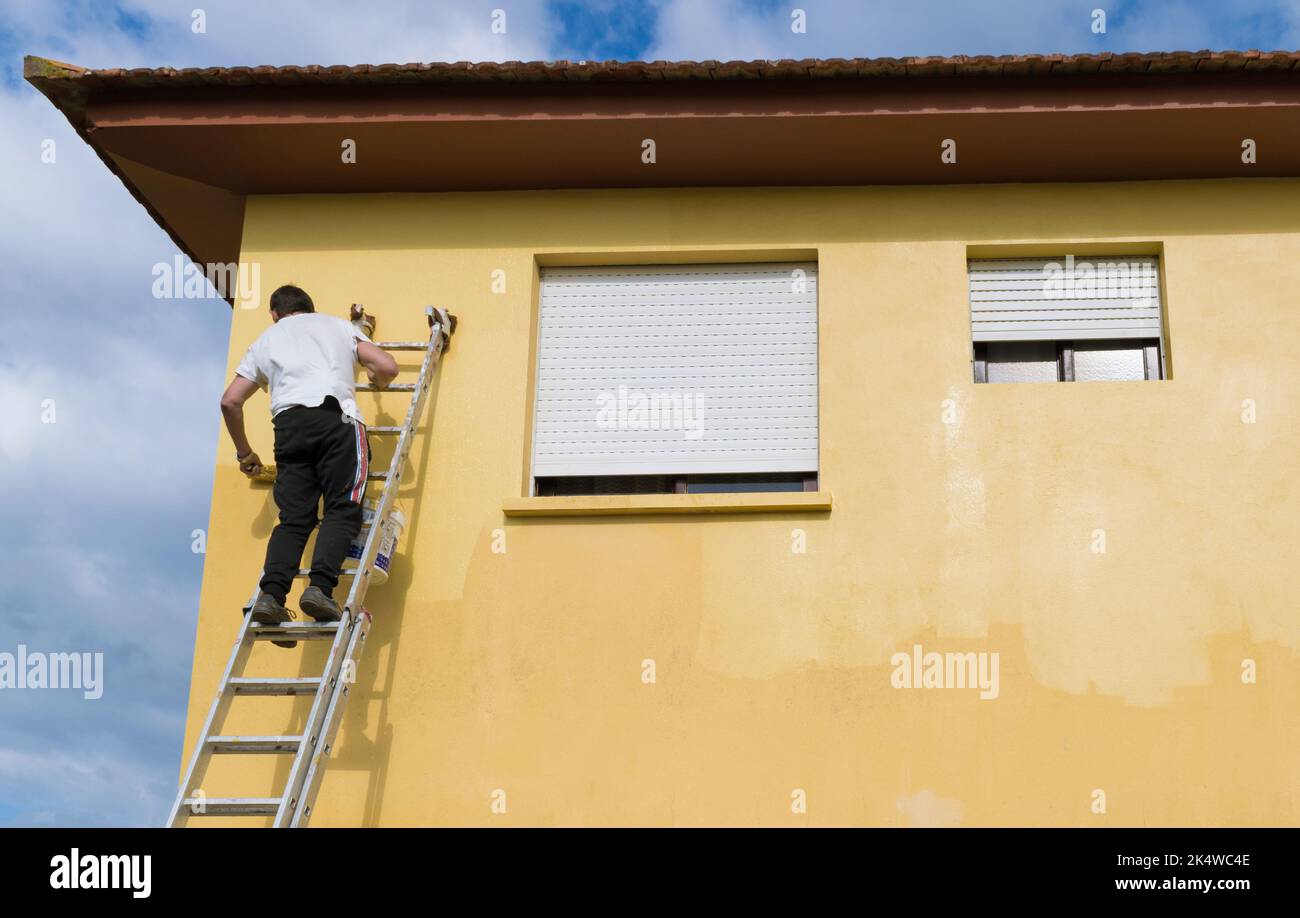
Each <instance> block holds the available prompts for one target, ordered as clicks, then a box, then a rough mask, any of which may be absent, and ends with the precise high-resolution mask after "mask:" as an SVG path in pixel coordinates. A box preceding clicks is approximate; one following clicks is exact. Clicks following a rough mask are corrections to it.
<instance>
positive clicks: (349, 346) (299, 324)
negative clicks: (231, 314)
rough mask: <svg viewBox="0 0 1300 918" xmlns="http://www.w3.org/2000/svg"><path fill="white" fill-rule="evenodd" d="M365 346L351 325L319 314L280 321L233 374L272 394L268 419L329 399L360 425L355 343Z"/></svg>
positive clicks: (363, 337)
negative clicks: (284, 411) (294, 408)
mask: <svg viewBox="0 0 1300 918" xmlns="http://www.w3.org/2000/svg"><path fill="white" fill-rule="evenodd" d="M358 341H370V339H369V338H367V337H366V334H365V332H363V331H361V330H360V329H359V328H357V327H356V326H355V325H353V324H352V323H351V322H348V321H346V320H344V319H340V318H338V317H336V316H327V315H324V314H322V313H319V312H296V313H292V314H290V315H287V316H285V317H284V318H283V319H281V320H280V321H279V322H276V323H275V324H274V325H272V326H271V327H270V328H268V329H267V330H266V331H264V332H262V334H261V335H260V336H259V337H258V339H257V340H256V341H254V342H253V343H252V345H251V346H250V347H249V348H248V352H247V353H245V354H244V359H243V360H241V361H240V362H239V366H238V367H236V368H235V374H236V375H238V376H242V377H244V379H247V380H250V381H251V382H255V383H257V384H258V385H259V386H261V387H262V388H263V389H266V388H269V389H270V392H271V416H272V417H274V416H275V415H277V414H279V413H280V412H281V411H283V410H284V409H286V408H291V407H293V406H294V405H303V406H305V407H307V408H314V407H316V406H317V405H319V404H321V403H322V402H324V401H325V399H326V398H327V397H328V396H331V395H332V396H334V397H335V398H336V399H338V403H339V406H340V407H341V408H342V409H343V413H344V414H346V415H347V416H348V417H350V418H353V419H354V420H356V421H359V422H361V423H362V424H364V423H365V418H363V417H362V416H361V412H360V410H358V408H357V400H356V379H357V342H358Z"/></svg>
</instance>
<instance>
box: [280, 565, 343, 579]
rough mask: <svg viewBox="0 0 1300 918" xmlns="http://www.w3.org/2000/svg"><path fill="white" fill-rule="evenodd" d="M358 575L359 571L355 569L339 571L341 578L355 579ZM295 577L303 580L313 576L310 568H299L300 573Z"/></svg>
mask: <svg viewBox="0 0 1300 918" xmlns="http://www.w3.org/2000/svg"><path fill="white" fill-rule="evenodd" d="M356 575H357V569H356V568H355V567H345V568H342V569H340V570H339V576H340V577H355V576H356ZM294 576H295V577H297V578H299V579H301V578H303V577H310V576H311V568H309V567H300V568H298V573H296V574H294Z"/></svg>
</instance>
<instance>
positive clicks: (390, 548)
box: [348, 498, 406, 586]
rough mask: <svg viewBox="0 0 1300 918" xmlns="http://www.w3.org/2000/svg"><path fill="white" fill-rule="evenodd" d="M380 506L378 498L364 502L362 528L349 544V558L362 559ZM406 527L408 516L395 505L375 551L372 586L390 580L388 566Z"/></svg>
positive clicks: (358, 560) (371, 571)
mask: <svg viewBox="0 0 1300 918" xmlns="http://www.w3.org/2000/svg"><path fill="white" fill-rule="evenodd" d="M378 507H379V499H378V498H374V499H367V500H366V501H365V502H364V503H362V505H361V529H360V531H359V532H357V537H356V538H355V539H353V540H352V544H351V545H349V546H348V560H350V561H353V562H358V563H359V562H360V561H361V556H362V555H363V554H364V553H365V550H366V539H368V538H369V537H370V527H371V524H372V523H373V522H374V519H375V510H376V509H378ZM404 528H406V516H405V514H403V513H402V511H401V510H399V509H397V508H396V507H394V508H393V509H392V510H391V511H390V512H389V514H388V525H387V526H385V527H384V530H383V532H381V533H380V534H379V547H378V548H377V549H376V551H375V562H374V564H373V565H372V566H371V569H370V585H371V586H377V585H378V584H381V583H384V582H385V581H387V580H388V568H389V566H390V565H391V564H392V561H393V553H394V552H395V551H396V550H397V540H398V538H400V537H401V535H402V530H403V529H404ZM353 566H355V564H354V565H353Z"/></svg>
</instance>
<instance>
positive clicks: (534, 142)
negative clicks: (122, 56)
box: [25, 51, 1300, 263]
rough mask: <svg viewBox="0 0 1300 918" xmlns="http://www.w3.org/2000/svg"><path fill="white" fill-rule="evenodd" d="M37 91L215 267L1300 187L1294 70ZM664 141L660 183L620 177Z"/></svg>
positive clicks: (233, 74) (767, 74) (495, 76)
mask: <svg viewBox="0 0 1300 918" xmlns="http://www.w3.org/2000/svg"><path fill="white" fill-rule="evenodd" d="M25 75H26V77H27V79H28V81H29V82H31V83H32V84H33V85H35V86H36V87H37V88H38V89H40V90H41V91H42V92H43V93H45V95H46V96H47V97H49V98H50V99H51V101H52V102H54V104H55V105H56V106H57V107H59V108H60V110H62V111H63V112H64V114H65V115H66V116H67V117H68V120H69V121H70V122H71V123H72V124H73V126H74V128H76V130H77V132H78V134H79V135H80V136H81V137H82V138H83V139H84V140H86V142H87V143H89V144H90V145H91V146H92V147H93V148H94V149H95V151H96V153H97V154H98V155H99V156H100V158H101V159H103V160H104V161H105V163H106V164H107V165H108V166H109V168H110V169H112V170H113V172H114V173H115V174H117V175H118V176H119V178H121V179H122V181H123V183H124V184H126V185H127V187H128V189H130V190H131V192H132V194H133V195H134V196H135V197H136V198H137V199H138V200H140V202H141V203H142V204H143V205H144V206H145V207H146V209H147V210H148V211H149V213H150V214H151V216H153V217H154V219H155V220H156V221H158V223H159V224H160V225H161V226H163V228H164V229H165V230H167V232H168V233H169V235H170V236H171V237H172V239H173V240H174V241H175V242H176V243H177V245H178V246H179V247H180V248H181V249H182V250H183V251H185V252H186V253H187V254H188V255H189V256H190V257H191V258H192V259H194V260H196V261H198V262H200V263H203V262H205V261H233V260H236V258H237V253H238V249H239V223H240V220H239V219H234V218H232V214H233V213H234V207H235V205H234V204H233V203H232V202H234V201H238V202H239V204H238V209H239V211H240V212H241V213H242V201H243V196H244V195H246V194H270V193H305V192H322V193H349V192H370V191H441V190H494V189H495V190H501V189H530V188H571V187H638V186H652V187H663V186H692V185H693V186H711V185H747V184H748V185H755V184H757V185H764V184H788V185H800V184H898V183H927V184H928V183H949V182H989V181H1097V180H1123V179H1132V178H1180V177H1217V176H1225V175H1260V176H1264V175H1271V176H1276V175H1300V53H1295V52H1253V51H1250V52H1210V51H1202V52H1174V53H1169V54H1146V55H1140V54H1125V55H1113V54H1099V55H1072V56H1066V55H1029V56H1021V57H1000V58H991V57H973V58H967V57H955V58H904V59H901V60H895V59H889V58H882V59H849V60H826V61H818V60H808V61H757V62H755V61H749V62H745V61H732V62H727V63H720V62H717V61H703V62H677V63H668V62H662V61H657V62H597V63H590V64H588V63H577V64H574V63H569V62H563V61H561V62H548V63H542V62H528V63H523V62H509V63H505V64H467V63H458V64H407V65H379V66H368V65H360V66H357V67H252V68H249V67H234V68H206V69H188V70H171V69H160V70H99V71H92V70H85V69H83V68H79V67H75V66H73V65H68V64H60V63H58V62H54V61H46V60H42V59H39V58H28V59H27V61H26V66H25ZM1243 131H1244V132H1246V133H1242V132H1243ZM953 133H958V136H960V137H961V138H963V144H964V146H963V148H962V149H963V152H964V154H965V155H966V159H965V160H963V166H962V168H961V169H956V170H953V169H949V170H947V171H942V170H941V169H940V168H939V164H938V143H939V140H940V139H941V138H943V137H947V136H950V135H951V134H953ZM647 136H651V137H655V138H656V141H657V142H658V143H660V150H661V156H660V162H659V163H658V164H656V166H655V167H654V168H653V171H651V170H646V169H644V168H642V167H641V166H640V163H639V157H638V156H627V155H624V156H622V157H620V156H614V155H612V152H611V151H614V150H624V148H625V147H627V146H628V145H629V144H630V145H633V146H632V147H631V148H632V149H634V150H636V152H639V150H638V149H637V148H638V147H639V143H640V138H643V137H647ZM1244 136H1254V137H1256V138H1257V139H1259V138H1261V137H1262V138H1264V139H1263V140H1261V146H1263V145H1264V143H1267V149H1268V158H1267V159H1266V160H1265V161H1264V162H1265V163H1267V165H1262V166H1256V167H1250V168H1245V167H1243V166H1242V165H1241V164H1240V163H1239V161H1237V162H1235V163H1234V161H1235V160H1237V159H1238V157H1239V148H1237V144H1238V142H1239V141H1237V140H1236V139H1235V138H1237V137H1244ZM342 137H351V138H354V139H356V140H357V143H358V149H359V157H358V164H357V165H348V166H344V165H343V164H342V163H341V161H340V158H339V155H338V150H339V141H340V138H342ZM1229 139H1231V140H1232V143H1231V144H1228V142H1227V141H1228V140H1229ZM1234 148H1237V149H1236V150H1235V152H1234ZM268 151H269V154H268ZM290 151H291V152H290ZM664 152H670V153H671V155H669V156H664V155H663V153H664ZM625 160H626V162H625ZM810 161H811V162H813V163H814V165H813V167H812V168H809V165H808V164H809V162H810ZM968 164H969V165H968ZM164 175H166V176H172V177H174V180H173V181H168V182H161V181H160V180H159V177H160V176H164ZM185 182H189V183H192V188H190V191H189V192H188V193H187V190H186V188H187V186H186V185H185V184H184V183H185ZM163 184H165V185H166V186H167V187H165V188H164V187H162V185H163ZM223 194H224V197H223V196H222V195H223ZM214 208H215V210H216V211H217V212H219V213H220V215H221V216H220V219H217V220H216V221H207V222H205V216H206V215H208V214H212V213H213V212H214ZM199 227H202V228H203V229H205V230H206V238H203V239H202V240H200V238H199V236H198V235H196V233H198V232H200V230H199V229H198V228H199Z"/></svg>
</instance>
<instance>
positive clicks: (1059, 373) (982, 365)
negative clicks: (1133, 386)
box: [971, 338, 1165, 385]
mask: <svg viewBox="0 0 1300 918" xmlns="http://www.w3.org/2000/svg"><path fill="white" fill-rule="evenodd" d="M1161 341H1162V339H1160V338H1084V339H1074V338H1071V339H1068V340H1064V339H1063V340H1058V341H1054V342H1052V343H1053V344H1055V345H1056V381H1057V382H1077V380H1076V379H1075V378H1074V352H1075V350H1077V349H1078V348H1077V345H1080V344H1083V345H1089V344H1119V343H1131V344H1133V345H1134V348H1133V349H1135V350H1141V351H1142V373H1143V375H1142V381H1143V382H1159V381H1161V380H1163V379H1164V378H1165V376H1164V362H1163V360H1162V359H1161V357H1162V352H1163V348H1162V345H1161ZM999 343H1008V344H1014V343H1016V342H1014V341H1011V342H997V341H972V342H971V365H972V374H973V377H974V380H975V382H976V383H984V384H988V385H997V384H996V383H989V379H988V346H989V345H990V344H999ZM1085 349H1086V348H1085ZM1153 373H1154V374H1155V375H1152V374H1153ZM1094 381H1095V382H1137V380H1094Z"/></svg>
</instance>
